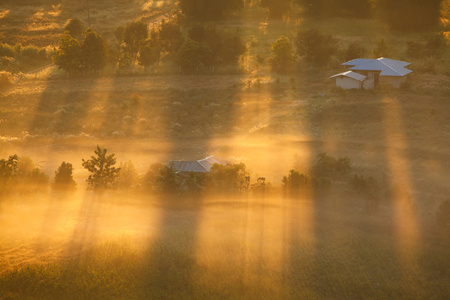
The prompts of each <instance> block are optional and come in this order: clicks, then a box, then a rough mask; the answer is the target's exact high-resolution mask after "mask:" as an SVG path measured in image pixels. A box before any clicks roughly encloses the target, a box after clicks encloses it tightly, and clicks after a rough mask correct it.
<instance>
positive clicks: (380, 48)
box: [372, 38, 390, 58]
mask: <svg viewBox="0 0 450 300" xmlns="http://www.w3.org/2000/svg"><path fill="white" fill-rule="evenodd" d="M389 53H390V51H389V47H388V45H387V44H386V42H385V41H384V38H381V39H380V40H378V43H377V47H376V48H375V49H373V50H372V56H373V57H374V58H379V57H387V56H389Z"/></svg>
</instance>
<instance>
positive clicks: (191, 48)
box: [176, 39, 201, 72]
mask: <svg viewBox="0 0 450 300" xmlns="http://www.w3.org/2000/svg"><path fill="white" fill-rule="evenodd" d="M199 50H200V45H199V43H198V42H196V41H193V40H191V39H187V40H186V41H185V42H184V43H183V45H181V47H180V49H179V50H178V53H177V58H176V60H177V63H178V65H179V66H180V68H181V70H182V71H185V72H192V71H193V70H194V69H195V68H196V67H197V66H198V65H199V64H200V61H201V55H200V51H199Z"/></svg>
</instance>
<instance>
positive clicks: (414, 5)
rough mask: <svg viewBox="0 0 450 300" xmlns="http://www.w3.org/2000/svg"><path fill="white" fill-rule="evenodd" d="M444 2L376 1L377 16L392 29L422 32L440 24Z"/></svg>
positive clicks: (430, 0) (435, 0)
mask: <svg viewBox="0 0 450 300" xmlns="http://www.w3.org/2000/svg"><path fill="white" fill-rule="evenodd" d="M441 1H442V0H396V1H391V0H376V1H374V4H375V8H376V11H377V14H378V16H379V18H380V19H382V20H383V21H384V22H385V23H386V24H387V25H388V26H389V27H390V28H391V29H394V30H402V31H421V30H425V29H429V28H431V27H434V26H436V25H437V24H438V22H439V12H440V4H441Z"/></svg>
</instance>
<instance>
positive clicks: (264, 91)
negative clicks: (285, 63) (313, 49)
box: [0, 0, 450, 299]
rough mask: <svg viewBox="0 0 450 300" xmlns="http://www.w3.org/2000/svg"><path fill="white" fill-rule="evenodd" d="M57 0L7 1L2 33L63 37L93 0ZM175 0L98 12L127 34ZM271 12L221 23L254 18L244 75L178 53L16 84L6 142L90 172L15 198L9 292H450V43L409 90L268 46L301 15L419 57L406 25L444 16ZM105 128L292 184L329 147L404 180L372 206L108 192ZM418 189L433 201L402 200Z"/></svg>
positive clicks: (6, 108)
mask: <svg viewBox="0 0 450 300" xmlns="http://www.w3.org/2000/svg"><path fill="white" fill-rule="evenodd" d="M54 2H55V3H52V5H51V4H48V3H49V2H48V1H32V2H30V1H25V2H23V3H21V4H17V3H13V1H6V2H5V3H6V4H5V5H4V6H2V7H1V8H0V21H1V23H0V24H1V25H0V26H1V27H0V40H1V41H2V42H5V41H6V42H12V43H16V42H22V43H25V44H26V43H32V44H34V43H36V44H39V45H41V46H49V45H55V44H56V43H57V41H58V36H59V35H60V34H61V32H60V31H61V28H62V26H63V24H64V22H65V21H66V19H67V18H70V17H73V16H78V17H80V18H81V19H82V20H83V21H85V22H86V20H87V19H86V16H85V14H84V12H85V11H84V8H85V7H84V6H83V5H84V4H83V3H82V2H75V1H54ZM112 3H113V4H115V5H111V4H112ZM170 5H171V2H170V1H140V0H136V1H114V2H113V1H98V2H96V3H95V4H92V7H91V9H92V11H91V21H92V22H93V24H94V25H95V27H96V29H98V31H99V32H101V33H103V34H105V35H106V36H107V37H108V38H112V36H113V31H114V29H115V27H117V25H123V24H126V23H127V22H129V21H131V20H135V19H139V18H143V19H144V20H148V21H149V20H151V19H152V18H153V16H156V15H158V14H160V13H161V12H164V11H165V10H166V9H167V8H169V7H171V6H170ZM266 17H267V14H266V13H265V12H264V11H263V10H262V9H260V8H255V7H253V8H246V9H244V10H243V11H242V12H241V13H239V14H235V15H233V16H232V17H231V18H230V19H229V20H227V21H221V22H220V23H219V25H220V26H222V27H225V28H228V29H230V30H233V29H235V28H240V30H241V33H242V34H243V36H244V38H245V40H246V42H247V46H248V48H249V51H248V53H247V54H246V55H245V57H244V58H243V59H242V60H241V65H240V66H239V70H238V71H237V72H236V70H234V69H233V72H231V74H227V70H220V69H219V70H218V72H217V73H216V74H212V75H192V76H183V75H177V74H175V73H174V72H172V71H173V70H172V69H171V68H172V67H173V66H171V65H170V64H169V63H168V62H167V61H164V59H163V61H162V63H161V66H160V69H157V70H154V72H151V73H150V75H148V74H147V75H145V76H144V74H140V73H139V72H138V74H135V76H129V77H118V76H113V75H109V74H107V75H106V76H104V77H86V78H71V79H66V78H65V76H59V73H58V71H56V70H46V71H45V72H43V74H39V75H38V76H36V78H34V76H26V77H24V78H22V79H21V80H17V81H16V82H15V83H14V84H13V85H11V86H9V87H6V88H4V89H3V90H0V159H3V158H7V157H8V156H9V155H12V154H18V155H19V156H28V157H30V158H31V159H32V160H33V161H34V162H35V163H36V164H37V165H39V166H41V167H42V169H43V170H44V171H45V172H46V173H47V174H49V175H50V177H53V174H54V172H55V170H56V168H57V167H58V166H59V165H60V164H61V162H62V161H67V162H70V163H72V164H73V166H74V168H75V170H74V178H75V180H76V181H77V183H78V190H77V193H76V194H75V195H73V196H71V197H67V199H62V198H61V197H60V196H58V195H56V194H50V196H48V195H43V194H42V195H41V196H39V195H38V196H22V195H16V196H13V197H12V198H11V199H0V228H1V229H0V299H61V298H68V299H149V298H150V299H153V298H156V299H184V298H188V299H286V298H292V299H448V298H450V288H449V286H448V282H450V271H449V270H450V252H449V251H448V249H449V246H450V245H449V243H450V240H449V236H450V235H449V232H448V230H447V231H445V230H442V229H439V228H438V227H437V226H436V225H435V219H434V215H435V212H436V208H437V206H438V205H439V203H441V202H442V201H443V200H445V199H447V198H448V195H449V194H450V188H449V185H448V177H449V175H450V165H449V163H448V162H449V161H450V154H449V152H448V149H449V147H450V139H449V136H450V127H449V124H450V123H449V121H450V106H449V104H448V100H449V97H450V88H449V87H450V77H449V76H448V75H449V73H448V61H449V60H448V55H449V53H448V51H447V52H446V53H444V55H443V57H442V58H441V59H438V60H434V61H432V62H431V63H432V64H433V68H429V66H427V65H425V64H426V63H427V62H430V61H428V60H424V59H418V60H417V61H412V62H413V65H412V68H413V69H414V73H412V74H411V76H410V77H409V78H408V85H407V86H406V87H405V88H402V89H400V90H394V89H390V88H387V87H383V88H380V89H376V90H372V91H343V90H338V89H336V88H335V87H334V82H332V81H331V80H329V79H327V78H328V76H330V75H331V74H333V73H334V72H336V71H337V70H338V69H334V68H330V69H326V70H316V69H311V68H309V67H308V65H307V64H304V63H302V62H300V63H299V70H298V72H296V73H293V74H289V75H284V76H282V75H274V74H270V73H269V72H268V71H269V65H268V64H267V63H266V64H264V65H263V66H261V68H259V67H257V65H256V62H255V60H254V56H255V55H256V54H261V53H262V54H263V55H264V56H265V57H266V58H268V57H269V56H270V45H271V43H272V42H273V41H275V40H276V39H277V38H278V37H279V36H280V35H281V34H286V35H287V36H289V37H291V38H292V37H293V35H294V34H295V29H296V28H297V26H303V27H305V28H310V27H317V28H319V29H321V30H323V31H326V32H329V33H332V34H333V35H335V36H336V37H338V38H339V39H340V40H341V44H345V43H347V42H349V41H359V42H360V43H361V44H362V45H363V46H364V47H365V48H366V49H367V50H368V51H369V50H370V49H371V48H373V47H374V46H375V44H376V41H377V40H378V39H379V38H381V37H385V38H386V40H387V41H388V44H389V45H390V46H391V50H392V51H393V56H394V57H393V58H396V59H406V58H405V57H404V52H405V43H406V42H407V41H409V40H414V41H424V39H426V38H427V37H428V36H429V35H430V34H431V33H429V32H428V33H420V34H402V33H397V32H390V31H388V30H387V29H386V28H384V27H383V26H382V25H381V24H380V23H379V22H377V21H375V20H358V21H354V20H351V21H349V20H345V19H331V20H322V21H320V22H319V21H317V22H315V21H312V20H301V19H299V20H294V19H291V20H289V21H287V20H285V21H284V22H282V21H276V22H274V21H271V20H267V18H266ZM19 19H20V20H24V21H22V22H18V21H17V20H19ZM15 22H17V23H15ZM355 22H357V25H358V26H356V25H355ZM258 68H259V69H258ZM257 69H258V71H256V70H257ZM425 69H426V70H427V71H426V72H425V71H421V70H425ZM111 74H112V72H111ZM96 145H101V146H104V147H107V148H108V151H110V152H113V153H115V154H116V157H117V158H118V162H126V161H129V160H131V161H133V163H134V164H135V166H136V168H137V170H138V171H139V173H144V172H146V171H147V169H148V167H149V166H150V164H152V163H155V162H162V163H164V162H167V161H168V160H197V159H201V158H204V157H206V156H208V155H212V154H214V155H216V156H218V157H223V158H227V159H229V160H232V161H234V162H245V164H246V165H247V167H248V168H249V170H250V172H251V178H252V182H254V181H255V180H256V178H258V177H260V176H263V177H266V178H267V181H268V182H271V183H272V184H273V185H275V186H280V185H281V178H282V176H283V175H286V174H287V173H288V171H289V170H290V169H291V168H293V167H295V168H297V169H299V170H300V171H305V170H308V169H309V167H310V165H311V164H312V160H313V159H314V157H315V156H316V155H317V154H318V153H321V152H327V153H328V154H330V155H332V156H334V157H341V156H346V157H349V158H350V159H351V161H352V163H353V170H354V172H355V173H357V174H363V175H365V176H373V177H375V178H376V179H377V180H378V181H379V182H380V183H383V184H386V185H392V186H396V187H398V190H396V192H395V194H394V197H393V198H394V201H393V202H392V203H390V202H388V201H384V202H383V204H382V206H381V207H380V209H379V210H378V211H377V212H376V213H374V214H372V215H368V214H366V213H365V212H364V210H363V207H364V203H363V201H362V200H361V201H359V200H358V199H348V198H347V194H346V193H339V194H333V195H331V196H329V197H328V198H327V199H323V201H319V200H317V199H314V200H313V199H298V200H292V199H286V198H284V197H282V196H277V195H268V196H267V197H266V198H262V199H261V198H252V197H244V196H242V197H229V198H217V199H216V198H213V197H209V198H201V199H195V200H192V199H183V198H179V199H166V198H158V197H150V196H148V197H147V196H145V197H144V196H142V195H136V196H134V195H128V194H126V195H125V194H120V192H114V193H110V194H107V195H105V196H104V197H103V198H98V197H96V196H95V195H93V194H92V193H91V192H89V191H86V184H85V180H86V178H87V176H88V174H87V171H85V170H84V169H83V168H82V166H81V159H82V158H87V157H89V156H90V155H92V152H93V150H94V148H95V147H96ZM404 199H410V200H412V201H413V202H414V203H416V204H417V207H418V213H417V214H413V215H409V214H407V213H405V212H404V211H403V210H402V206H401V203H402V201H403V200H404Z"/></svg>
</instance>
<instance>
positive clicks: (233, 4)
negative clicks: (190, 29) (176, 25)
mask: <svg viewBox="0 0 450 300" xmlns="http://www.w3.org/2000/svg"><path fill="white" fill-rule="evenodd" d="M242 7H243V1H242V0H220V1H211V0H180V8H181V10H182V11H183V13H184V14H185V15H186V16H189V17H192V18H194V19H197V20H214V19H217V18H218V17H221V16H222V15H223V14H224V13H226V12H229V11H233V10H237V9H240V8H242Z"/></svg>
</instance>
